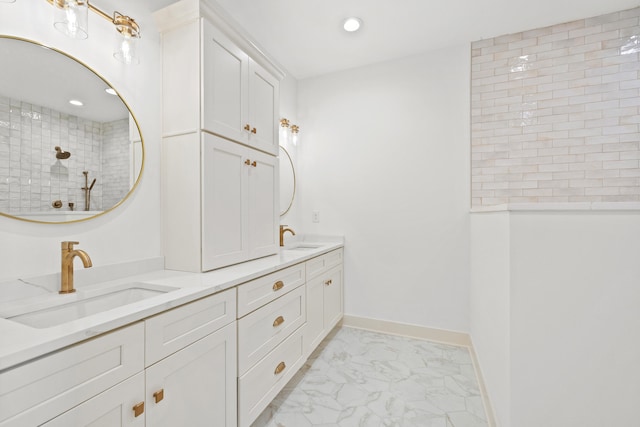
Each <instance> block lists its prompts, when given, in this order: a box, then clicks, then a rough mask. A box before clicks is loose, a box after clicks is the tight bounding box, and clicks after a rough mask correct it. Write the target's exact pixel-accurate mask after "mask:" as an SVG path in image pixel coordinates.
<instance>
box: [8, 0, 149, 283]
mask: <svg viewBox="0 0 640 427" xmlns="http://www.w3.org/2000/svg"><path fill="white" fill-rule="evenodd" d="M136 3H140V2H124V3H122V4H120V3H118V4H117V5H115V6H118V10H119V11H120V12H122V13H124V14H128V15H131V16H132V17H134V18H135V19H136V21H137V22H138V23H139V24H140V26H141V28H142V32H143V38H142V39H141V45H140V49H141V52H142V54H143V57H142V63H141V65H139V66H136V67H126V66H124V65H122V64H120V63H119V62H117V61H116V60H114V59H113V57H112V50H113V47H114V43H115V34H116V31H115V30H114V28H113V25H111V24H109V23H108V22H106V21H105V20H104V19H102V18H100V17H98V16H97V15H96V14H92V13H90V15H89V26H90V29H89V39H87V40H84V41H77V40H72V39H69V38H67V37H66V36H64V35H62V34H60V33H58V32H57V31H56V30H55V29H54V28H53V25H52V23H51V20H52V15H51V14H52V10H51V8H52V6H50V5H49V4H48V3H47V2H44V1H41V0H20V1H17V2H15V3H12V4H0V33H1V34H3V35H12V36H19V37H24V38H28V39H32V40H35V41H38V42H41V43H43V44H46V45H49V46H52V47H55V48H58V49H60V50H63V51H65V52H67V53H70V54H71V55H73V56H75V57H77V58H78V59H80V60H81V61H83V62H85V63H86V64H88V65H89V66H91V67H92V68H94V69H95V70H96V71H98V72H99V73H100V74H102V76H103V77H105V78H106V79H107V81H109V82H110V83H111V84H112V85H113V86H114V87H116V88H117V89H118V91H119V92H120V93H121V95H122V96H123V98H124V99H125V100H126V101H127V103H128V104H129V105H130V107H131V108H132V110H133V113H134V114H135V116H136V118H137V119H138V121H139V123H140V127H141V130H142V135H143V138H144V142H145V147H146V159H145V167H144V175H143V179H142V182H141V184H140V186H139V188H138V189H137V190H136V191H135V193H134V194H133V196H132V197H130V198H129V200H128V201H127V202H126V203H124V205H122V206H120V207H119V208H118V209H116V210H115V211H114V212H111V213H109V214H107V215H105V216H103V217H100V218H97V219H94V220H91V221H88V222H83V223H76V224H67V225H52V224H31V223H26V222H21V221H17V220H13V219H8V218H5V217H0V242H2V243H1V244H0V281H1V280H3V279H11V278H15V277H25V276H30V275H38V274H44V273H53V272H57V271H59V269H60V265H59V264H60V255H59V254H60V242H61V241H63V240H78V241H80V242H81V245H80V247H81V248H83V249H85V250H86V251H87V252H88V253H89V255H90V256H91V258H92V260H93V264H94V266H100V265H106V264H113V263H119V262H124V261H131V260H136V259H144V258H150V257H157V256H160V255H161V240H160V212H159V209H160V196H159V193H160V188H159V186H160V184H159V182H160V180H159V176H160V175H159V174H160V171H159V165H160V159H159V154H160V150H159V146H160V144H159V142H160V126H161V125H160V75H159V72H158V71H159V70H160V56H159V55H160V42H159V36H158V33H157V30H156V29H155V27H154V23H153V20H152V17H151V14H150V12H149V11H148V10H147V9H146V8H147V7H148V6H145V5H141V4H136ZM115 6H114V7H115ZM120 6H121V7H120ZM105 7H106V6H105ZM109 11H111V9H109ZM2 66H3V67H4V66H10V60H8V59H7V58H3V59H2ZM53 77H55V76H52V78H53ZM25 84H28V83H27V82H25Z"/></svg>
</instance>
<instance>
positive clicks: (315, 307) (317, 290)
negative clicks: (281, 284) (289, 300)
mask: <svg viewBox="0 0 640 427" xmlns="http://www.w3.org/2000/svg"><path fill="white" fill-rule="evenodd" d="M323 279H324V277H323V276H320V277H316V278H315V279H312V280H309V281H307V284H306V287H307V325H306V328H305V330H304V348H305V356H306V357H309V355H310V354H311V352H312V351H313V350H314V349H315V348H316V347H317V346H318V344H320V341H322V339H323V338H324V319H323V318H324V286H325V285H324V280H323Z"/></svg>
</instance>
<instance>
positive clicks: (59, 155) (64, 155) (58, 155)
mask: <svg viewBox="0 0 640 427" xmlns="http://www.w3.org/2000/svg"><path fill="white" fill-rule="evenodd" d="M55 148H56V159H68V158H69V157H71V153H70V152H68V151H62V148H60V147H58V146H56V147H55Z"/></svg>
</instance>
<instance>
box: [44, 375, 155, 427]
mask: <svg viewBox="0 0 640 427" xmlns="http://www.w3.org/2000/svg"><path fill="white" fill-rule="evenodd" d="M143 398H144V373H143V372H140V373H139V374H137V375H135V376H133V377H131V378H129V379H128V380H125V381H123V382H121V383H120V384H118V385H116V386H114V387H112V388H110V389H108V390H106V391H105V392H103V393H100V394H99V395H97V396H96V397H94V398H92V399H89V400H87V401H86V402H84V403H82V404H80V405H78V406H76V407H75V408H73V409H71V410H69V411H67V412H65V413H64V414H62V415H60V416H58V417H56V418H54V419H53V420H51V421H49V422H47V423H44V424H42V426H43V427H69V426H74V427H80V426H87V427H88V426H91V427H119V426H122V427H125V426H126V427H144V425H145V416H144V412H143V413H141V414H139V415H138V416H137V417H136V415H135V413H134V409H133V407H134V406H136V405H138V404H140V403H141V402H143Z"/></svg>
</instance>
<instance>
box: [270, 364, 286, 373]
mask: <svg viewBox="0 0 640 427" xmlns="http://www.w3.org/2000/svg"><path fill="white" fill-rule="evenodd" d="M286 367H287V365H285V364H284V362H280V363H278V366H276V370H275V371H273V373H274V374H276V375H278V374H279V373H281V372H282V371H284V368H286Z"/></svg>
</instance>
